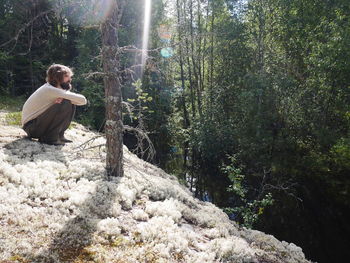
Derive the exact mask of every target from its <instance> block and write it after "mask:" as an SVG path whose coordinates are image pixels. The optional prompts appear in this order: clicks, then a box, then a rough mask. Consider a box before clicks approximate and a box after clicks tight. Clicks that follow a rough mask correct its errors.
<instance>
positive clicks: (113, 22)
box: [101, 0, 123, 176]
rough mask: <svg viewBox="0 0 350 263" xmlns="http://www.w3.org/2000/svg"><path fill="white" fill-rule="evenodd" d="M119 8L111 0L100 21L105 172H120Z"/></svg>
mask: <svg viewBox="0 0 350 263" xmlns="http://www.w3.org/2000/svg"><path fill="white" fill-rule="evenodd" d="M120 14H121V8H120V6H119V1H118V0H113V3H112V6H111V10H110V12H109V14H108V16H107V18H106V20H105V21H104V22H103V23H102V25H101V34H102V64H103V71H104V86H105V98H106V125H105V133H106V151H107V156H106V169H107V175H108V176H123V119H122V93H121V86H120V82H119V76H118V74H119V73H118V68H119V57H118V26H119V20H120Z"/></svg>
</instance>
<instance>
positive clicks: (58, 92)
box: [48, 87, 87, 105]
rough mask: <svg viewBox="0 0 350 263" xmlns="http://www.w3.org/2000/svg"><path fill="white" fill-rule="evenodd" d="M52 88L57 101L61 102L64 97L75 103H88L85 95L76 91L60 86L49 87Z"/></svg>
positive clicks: (51, 91)
mask: <svg viewBox="0 0 350 263" xmlns="http://www.w3.org/2000/svg"><path fill="white" fill-rule="evenodd" d="M48 88H49V89H50V93H51V94H52V95H53V96H54V97H56V99H55V103H61V102H62V100H63V99H67V100H70V101H71V102H72V104H75V105H85V104H86V103H87V100H86V98H85V97H84V95H81V94H78V93H74V92H71V91H66V90H63V89H59V88H54V87H48Z"/></svg>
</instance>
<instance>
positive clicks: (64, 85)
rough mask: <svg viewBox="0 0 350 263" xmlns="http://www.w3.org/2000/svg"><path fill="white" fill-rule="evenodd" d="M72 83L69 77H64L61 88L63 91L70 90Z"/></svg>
mask: <svg viewBox="0 0 350 263" xmlns="http://www.w3.org/2000/svg"><path fill="white" fill-rule="evenodd" d="M71 81H72V76H70V75H65V76H64V77H63V82H62V83H61V88H62V89H64V90H71V88H72V86H71V85H70V83H71Z"/></svg>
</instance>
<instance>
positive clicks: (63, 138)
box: [60, 137, 73, 143]
mask: <svg viewBox="0 0 350 263" xmlns="http://www.w3.org/2000/svg"><path fill="white" fill-rule="evenodd" d="M60 141H61V142H68V143H69V142H73V141H72V140H68V139H66V138H65V137H62V138H60Z"/></svg>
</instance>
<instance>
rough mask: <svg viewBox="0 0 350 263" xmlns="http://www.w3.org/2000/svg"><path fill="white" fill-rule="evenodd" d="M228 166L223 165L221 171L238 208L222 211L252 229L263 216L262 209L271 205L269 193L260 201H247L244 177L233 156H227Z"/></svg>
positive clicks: (227, 208)
mask: <svg viewBox="0 0 350 263" xmlns="http://www.w3.org/2000/svg"><path fill="white" fill-rule="evenodd" d="M228 159H229V160H230V164H228V165H223V166H222V171H223V172H224V173H225V174H226V175H227V176H228V178H229V179H230V181H231V184H230V185H229V187H228V188H227V190H228V191H229V192H231V193H232V194H233V197H232V198H233V199H234V200H235V201H234V203H235V204H240V205H239V206H235V204H234V205H233V206H234V207H226V208H224V211H225V212H226V213H227V214H229V215H231V216H232V214H233V215H234V218H235V220H238V221H241V222H242V225H244V226H245V227H248V228H252V227H253V224H254V223H255V222H256V221H257V220H258V218H259V216H260V215H262V214H263V212H264V209H265V208H266V207H268V206H271V205H272V204H273V201H274V200H273V198H272V194H271V193H266V194H265V195H264V196H263V197H262V198H261V199H253V200H250V199H248V187H247V186H246V185H245V183H246V182H245V177H246V176H245V175H243V174H242V169H241V168H239V167H237V159H236V157H235V156H228Z"/></svg>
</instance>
